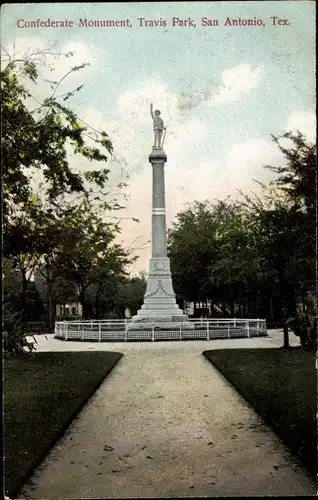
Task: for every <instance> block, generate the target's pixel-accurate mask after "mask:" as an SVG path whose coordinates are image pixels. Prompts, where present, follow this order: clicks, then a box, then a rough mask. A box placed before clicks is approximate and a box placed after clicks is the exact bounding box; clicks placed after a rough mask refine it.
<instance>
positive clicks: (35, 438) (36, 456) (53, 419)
mask: <svg viewBox="0 0 318 500" xmlns="http://www.w3.org/2000/svg"><path fill="white" fill-rule="evenodd" d="M121 356H122V354H120V353H116V352H38V353H35V354H33V355H30V354H25V355H22V356H21V357H12V356H10V357H7V356H5V357H4V455H5V465H4V467H5V490H6V494H9V496H10V497H16V495H17V493H18V491H19V490H20V488H21V486H22V485H23V483H24V482H25V481H26V480H27V479H28V478H29V477H30V475H31V474H32V472H33V470H34V468H35V467H36V466H37V465H38V464H39V463H40V462H41V460H42V459H43V458H44V456H45V455H46V453H47V452H48V451H49V450H50V448H51V447H52V446H53V444H55V443H56V442H57V440H58V439H59V438H60V437H61V436H62V434H63V433H64V432H65V430H66V428H67V427H68V426H69V424H70V423H71V421H72V420H73V418H74V417H75V416H76V415H77V413H78V412H79V411H80V410H81V408H82V407H83V405H84V404H85V403H86V402H87V401H88V399H89V398H90V396H92V394H93V393H94V392H95V391H96V389H97V388H98V386H99V385H100V384H101V382H102V381H103V380H104V379H105V377H106V376H107V375H108V374H109V373H110V372H111V370H112V368H113V367H114V366H115V365H116V363H117V362H118V361H119V359H120V358H121Z"/></svg>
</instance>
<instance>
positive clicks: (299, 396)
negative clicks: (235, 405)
mask: <svg viewBox="0 0 318 500" xmlns="http://www.w3.org/2000/svg"><path fill="white" fill-rule="evenodd" d="M203 354H204V356H205V357H206V358H207V359H208V360H209V361H210V362H211V363H212V364H213V365H214V366H215V367H216V368H217V369H218V370H219V371H220V372H221V373H222V374H223V375H224V376H225V377H226V378H227V379H228V380H229V381H230V382H231V383H232V384H233V385H234V387H235V388H236V389H237V391H238V392H239V393H240V394H241V395H242V396H243V397H244V398H245V399H246V400H247V401H248V402H249V403H250V404H251V406H253V407H254V409H255V410H256V412H257V413H258V414H259V415H261V417H263V418H264V420H265V421H266V422H267V423H268V424H269V425H270V426H271V427H272V429H273V430H274V431H275V433H276V434H277V435H278V436H280V437H281V439H282V440H283V441H284V442H285V443H286V444H287V445H288V446H289V448H290V450H291V451H292V452H293V453H294V454H295V456H297V458H298V459H299V460H300V461H301V462H302V463H303V465H304V466H305V467H307V469H308V470H309V472H310V474H311V475H312V477H313V478H314V479H315V480H316V474H317V466H316V464H317V422H316V412H317V373H316V369H315V359H316V353H314V352H309V351H304V350H301V349H300V348H298V347H297V348H291V349H289V350H284V349H221V350H214V351H205V352H204V353H203Z"/></svg>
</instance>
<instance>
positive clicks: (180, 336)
mask: <svg viewBox="0 0 318 500" xmlns="http://www.w3.org/2000/svg"><path fill="white" fill-rule="evenodd" d="M180 340H182V326H180Z"/></svg>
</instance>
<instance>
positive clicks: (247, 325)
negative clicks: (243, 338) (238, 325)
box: [246, 320, 250, 338]
mask: <svg viewBox="0 0 318 500" xmlns="http://www.w3.org/2000/svg"><path fill="white" fill-rule="evenodd" d="M246 331H247V336H248V338H250V323H249V321H248V320H247V321H246Z"/></svg>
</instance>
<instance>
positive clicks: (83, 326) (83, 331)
mask: <svg viewBox="0 0 318 500" xmlns="http://www.w3.org/2000/svg"><path fill="white" fill-rule="evenodd" d="M84 328H85V324H83V325H82V340H84V333H85V330H84Z"/></svg>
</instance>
